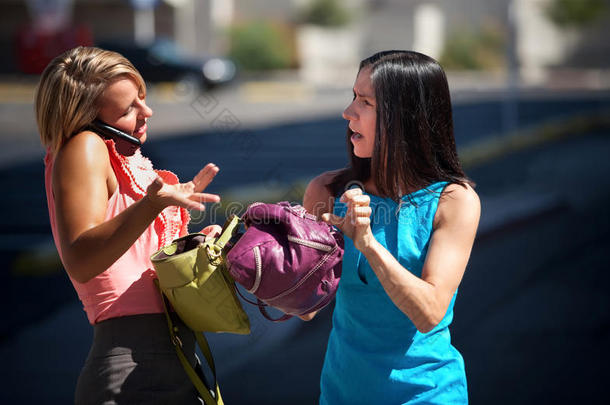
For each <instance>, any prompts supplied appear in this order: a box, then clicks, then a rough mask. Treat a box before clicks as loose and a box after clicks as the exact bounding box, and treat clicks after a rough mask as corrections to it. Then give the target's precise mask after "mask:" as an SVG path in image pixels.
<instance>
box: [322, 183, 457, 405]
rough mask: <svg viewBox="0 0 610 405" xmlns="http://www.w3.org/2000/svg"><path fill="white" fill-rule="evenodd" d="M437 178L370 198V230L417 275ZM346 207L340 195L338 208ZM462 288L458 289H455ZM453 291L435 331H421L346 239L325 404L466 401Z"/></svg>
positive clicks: (328, 354) (329, 350)
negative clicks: (452, 330)
mask: <svg viewBox="0 0 610 405" xmlns="http://www.w3.org/2000/svg"><path fill="white" fill-rule="evenodd" d="M446 185H447V183H446V182H438V183H434V184H432V185H430V186H429V187H427V188H425V189H422V190H418V191H416V192H414V193H412V194H409V195H406V196H404V197H403V198H402V200H401V202H400V204H397V203H396V202H394V201H393V200H392V199H389V198H381V197H378V196H375V195H369V196H370V198H371V208H372V210H373V213H372V215H371V229H372V231H373V234H374V235H375V238H376V239H377V241H379V243H381V244H382V245H383V246H385V247H386V248H387V249H388V251H389V252H391V253H392V255H394V257H395V258H397V259H398V261H399V262H400V264H401V265H402V266H403V267H405V268H406V269H408V271H410V272H411V273H413V274H414V275H416V276H418V277H420V276H421V271H422V267H423V264H424V260H425V258H426V253H427V251H428V245H429V241H430V237H431V234H432V222H433V220H434V215H435V213H436V209H437V206H438V200H439V197H440V193H441V192H442V190H443V189H444V187H445V186H446ZM345 212H346V206H345V204H343V203H340V202H339V200H338V199H336V200H335V208H334V213H335V214H336V215H340V216H344V215H345ZM456 294H457V292H456ZM454 302H455V295H454V296H453V299H452V300H451V303H450V304H449V308H448V309H447V313H446V314H445V316H444V318H443V320H442V321H441V322H440V323H439V325H437V326H436V327H435V328H434V329H433V330H432V331H430V332H428V333H426V334H423V333H420V332H418V331H417V329H416V328H415V325H413V323H412V322H411V320H410V319H409V318H408V317H407V316H406V315H405V314H404V313H403V312H401V311H400V310H399V309H398V308H397V307H396V306H395V305H394V303H393V302H392V301H391V300H390V298H389V297H388V295H387V294H386V292H385V290H384V289H383V287H382V286H381V283H380V282H379V280H378V279H377V276H376V275H375V273H374V272H373V270H372V269H371V267H370V265H369V263H368V262H367V260H366V258H365V257H364V256H363V255H362V254H361V253H360V252H359V251H358V250H357V249H356V248H355V247H354V244H353V242H352V241H351V239H349V238H347V237H346V238H345V254H344V258H343V272H342V276H341V281H340V283H339V289H338V291H337V297H336V303H335V309H334V313H333V327H332V330H331V333H330V337H329V341H328V347H327V350H326V357H325V359H324V366H323V368H322V376H321V381H320V390H321V395H320V404H321V405H327V404H330V405H339V404H350V405H354V404H367V405H373V404H384V405H385V404H443V405H444V404H465V403H467V402H468V394H467V390H466V374H465V371H464V361H463V359H462V356H461V355H460V353H459V352H458V351H457V350H456V349H455V348H454V347H453V346H452V345H451V337H450V334H449V328H448V327H449V324H450V323H451V321H452V319H453V304H454Z"/></svg>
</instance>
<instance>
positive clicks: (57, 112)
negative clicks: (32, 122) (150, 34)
mask: <svg viewBox="0 0 610 405" xmlns="http://www.w3.org/2000/svg"><path fill="white" fill-rule="evenodd" d="M124 76H127V77H129V78H131V79H132V80H134V81H135V83H136V84H137V85H138V88H139V91H140V96H141V97H144V96H145V95H146V85H145V84H144V80H143V79H142V76H141V75H140V73H139V72H138V71H137V70H136V68H135V67H134V66H133V65H132V64H131V62H129V61H128V60H127V59H126V58H125V57H124V56H122V55H120V54H118V53H116V52H111V51H106V50H103V49H100V48H94V47H82V46H79V47H77V48H74V49H71V50H69V51H66V52H64V53H63V54H61V55H59V56H57V57H56V58H55V59H53V60H52V61H51V63H49V65H48V66H47V67H46V68H45V70H44V72H42V75H41V77H40V81H39V83H38V87H37V88H36V95H35V111H36V122H37V124H38V131H39V133H40V140H41V142H42V144H43V145H44V146H45V147H47V148H50V150H51V153H52V155H53V156H56V155H57V152H58V151H59V149H61V147H62V146H63V145H64V143H65V142H66V141H67V140H68V139H70V137H71V136H73V135H75V134H77V133H79V132H80V131H82V130H84V129H85V128H86V127H87V125H89V124H91V122H93V120H95V118H96V117H97V114H98V113H99V109H100V106H99V105H98V99H99V97H100V96H101V95H102V94H103V93H104V91H105V90H106V88H107V87H108V85H109V84H111V83H112V82H113V81H115V80H117V79H119V78H120V77H124Z"/></svg>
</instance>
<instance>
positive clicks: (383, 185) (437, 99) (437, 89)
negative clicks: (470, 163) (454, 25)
mask: <svg viewBox="0 0 610 405" xmlns="http://www.w3.org/2000/svg"><path fill="white" fill-rule="evenodd" d="M368 67H370V68H371V82H372V85H373V88H374V90H375V98H376V104H377V106H376V111H377V124H376V136H375V144H374V149H373V155H372V157H371V158H359V157H358V156H356V155H355V154H354V146H353V145H352V143H351V141H350V138H351V136H352V134H353V132H352V131H351V130H350V129H349V126H348V128H347V150H348V154H349V157H350V164H349V166H348V167H347V168H345V169H344V170H342V171H340V172H339V173H338V174H337V175H336V176H335V177H334V178H333V180H332V181H331V182H330V184H328V186H327V187H328V188H329V190H330V191H331V192H332V193H333V195H335V196H338V195H340V194H341V193H342V192H343V191H345V188H346V187H347V186H348V185H349V184H350V183H352V182H361V183H364V182H365V181H366V180H368V179H369V178H370V177H371V176H372V180H373V181H374V184H375V186H376V188H377V192H378V193H379V194H380V195H381V196H383V197H390V198H392V199H394V200H399V199H400V197H401V195H403V194H406V193H410V192H413V191H416V190H419V189H422V188H425V187H427V186H429V185H430V184H432V183H434V182H437V181H447V182H449V183H457V184H460V185H462V186H465V184H466V183H468V184H471V185H474V184H473V183H472V182H471V181H470V180H469V179H468V178H467V177H466V175H465V174H464V171H463V170H462V166H461V164H460V161H459V159H458V155H457V150H456V147H455V139H454V136H453V116H452V112H451V98H450V95H449V86H448V84H447V77H446V76H445V72H444V71H443V69H442V68H441V66H440V65H439V64H438V62H436V61H435V60H434V59H432V58H430V57H428V56H426V55H423V54H421V53H417V52H412V51H383V52H379V53H376V54H374V55H373V56H371V57H369V58H366V59H364V60H363V61H362V62H360V68H359V72H360V71H361V70H362V69H364V68H368Z"/></svg>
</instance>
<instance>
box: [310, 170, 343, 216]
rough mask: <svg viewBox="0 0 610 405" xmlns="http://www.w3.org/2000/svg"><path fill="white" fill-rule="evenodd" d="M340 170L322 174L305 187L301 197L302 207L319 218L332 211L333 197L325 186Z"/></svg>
mask: <svg viewBox="0 0 610 405" xmlns="http://www.w3.org/2000/svg"><path fill="white" fill-rule="evenodd" d="M340 171H341V170H332V171H328V172H324V173H322V174H320V175H318V176H316V177H315V178H313V179H312V180H311V181H310V182H309V184H308V185H307V189H306V190H305V195H304V196H303V206H304V207H305V209H306V210H307V211H309V212H311V213H312V214H314V215H316V216H320V215H322V214H324V213H327V212H332V210H333V200H334V197H333V195H332V193H331V192H330V190H329V189H328V187H327V185H328V184H330V183H331V181H332V180H333V178H334V177H335V176H336V175H337V174H338V173H339V172H340Z"/></svg>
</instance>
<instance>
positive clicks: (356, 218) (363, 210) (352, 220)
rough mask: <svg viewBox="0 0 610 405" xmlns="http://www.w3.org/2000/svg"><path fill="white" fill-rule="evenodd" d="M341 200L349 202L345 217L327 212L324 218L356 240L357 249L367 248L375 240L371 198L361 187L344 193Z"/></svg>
mask: <svg viewBox="0 0 610 405" xmlns="http://www.w3.org/2000/svg"><path fill="white" fill-rule="evenodd" d="M339 201H340V202H342V203H345V204H347V212H346V214H345V217H338V216H336V215H334V214H329V213H326V214H323V215H322V220H323V221H325V222H327V223H329V224H331V225H334V226H336V227H337V228H339V229H340V230H341V231H342V232H343V233H344V234H345V235H346V236H347V237H348V238H350V239H351V240H352V241H353V242H354V246H355V247H356V249H358V250H360V251H362V250H364V249H366V248H367V247H368V246H369V245H370V244H371V242H373V241H374V240H375V237H374V236H373V232H372V231H371V212H372V210H371V207H370V206H369V204H370V202H371V199H370V198H369V196H368V195H363V194H362V190H361V189H359V188H353V189H351V190H347V191H346V192H345V193H343V195H342V196H341V199H340V200H339Z"/></svg>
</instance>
